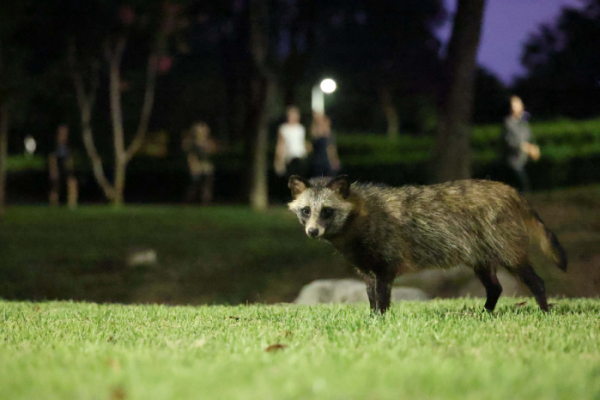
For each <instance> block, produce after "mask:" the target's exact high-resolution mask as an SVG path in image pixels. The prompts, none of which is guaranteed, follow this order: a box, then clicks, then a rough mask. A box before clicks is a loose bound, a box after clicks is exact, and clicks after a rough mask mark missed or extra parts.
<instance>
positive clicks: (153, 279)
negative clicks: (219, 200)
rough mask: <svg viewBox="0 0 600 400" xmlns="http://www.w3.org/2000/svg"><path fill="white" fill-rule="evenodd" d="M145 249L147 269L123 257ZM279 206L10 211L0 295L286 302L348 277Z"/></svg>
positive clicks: (1, 233) (1, 236)
mask: <svg viewBox="0 0 600 400" xmlns="http://www.w3.org/2000/svg"><path fill="white" fill-rule="evenodd" d="M137 248H142V249H144V248H148V249H153V250H155V251H156V253H157V257H158V262H157V264H155V265H149V266H140V267H133V268H132V267H130V266H128V265H127V261H126V259H127V255H128V253H129V252H130V251H132V250H134V249H137ZM334 252H335V251H334V250H333V248H332V247H331V246H329V245H328V244H326V243H323V242H318V241H315V240H310V239H309V238H307V236H306V235H305V234H304V232H303V230H302V227H301V226H300V224H299V223H298V219H297V218H296V216H294V215H293V214H292V213H290V212H289V211H288V210H286V209H284V208H283V207H277V208H273V209H271V210H269V211H268V212H266V213H264V214H259V213H255V212H253V211H252V210H250V209H249V208H247V207H241V206H239V207H235V206H215V207H208V208H202V207H184V206H127V207H125V208H123V209H118V210H116V209H114V208H112V207H109V206H83V207H80V208H78V209H77V210H74V211H70V210H68V209H66V208H60V209H52V208H48V207H45V206H38V207H33V206H17V207H10V208H9V209H8V211H7V214H6V220H5V222H4V224H3V225H2V226H0V298H4V299H9V300H72V299H73V300H85V301H94V302H121V303H140V302H151V303H154V302H158V303H168V304H207V303H208V304H214V303H219V304H240V303H246V302H279V301H292V300H293V299H294V298H295V296H296V295H297V294H298V292H299V290H300V288H301V287H302V286H303V285H305V284H307V283H309V282H311V281H312V280H314V279H317V278H328V277H343V276H348V275H351V276H354V273H353V271H351V270H350V269H348V268H347V267H346V265H345V263H344V261H343V259H342V257H341V256H334Z"/></svg>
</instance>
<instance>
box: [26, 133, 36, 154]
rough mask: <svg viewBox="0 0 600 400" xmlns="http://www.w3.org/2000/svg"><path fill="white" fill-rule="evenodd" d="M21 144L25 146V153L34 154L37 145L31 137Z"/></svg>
mask: <svg viewBox="0 0 600 400" xmlns="http://www.w3.org/2000/svg"><path fill="white" fill-rule="evenodd" d="M23 143H24V144H25V151H27V153H29V154H33V153H35V149H37V143H36V141H35V139H34V138H33V137H32V136H31V135H28V136H27V137H26V138H25V140H24V141H23Z"/></svg>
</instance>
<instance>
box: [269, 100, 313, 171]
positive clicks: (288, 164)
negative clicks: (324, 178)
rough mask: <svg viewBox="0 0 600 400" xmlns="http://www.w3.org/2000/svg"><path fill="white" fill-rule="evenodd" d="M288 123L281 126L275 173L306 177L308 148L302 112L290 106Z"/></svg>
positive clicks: (276, 149) (278, 135)
mask: <svg viewBox="0 0 600 400" xmlns="http://www.w3.org/2000/svg"><path fill="white" fill-rule="evenodd" d="M286 115H287V122H286V123H284V124H281V125H280V126H279V132H278V134H277V146H276V148H275V161H274V167H275V172H277V174H278V175H283V174H287V175H304V172H305V171H304V159H305V158H306V156H307V154H308V150H307V148H306V130H305V129H304V126H303V125H302V124H301V123H300V110H299V109H298V107H296V106H289V107H288V109H287V112H286Z"/></svg>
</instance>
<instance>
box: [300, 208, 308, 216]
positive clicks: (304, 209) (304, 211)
mask: <svg viewBox="0 0 600 400" xmlns="http://www.w3.org/2000/svg"><path fill="white" fill-rule="evenodd" d="M300 212H301V213H302V215H303V216H305V217H310V207H304V208H303V209H302V210H300Z"/></svg>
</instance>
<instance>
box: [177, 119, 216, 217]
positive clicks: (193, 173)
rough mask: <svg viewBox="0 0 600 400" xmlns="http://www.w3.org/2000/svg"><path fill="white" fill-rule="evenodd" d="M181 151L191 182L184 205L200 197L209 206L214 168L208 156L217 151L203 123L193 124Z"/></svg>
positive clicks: (208, 129) (208, 130)
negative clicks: (184, 157)
mask: <svg viewBox="0 0 600 400" xmlns="http://www.w3.org/2000/svg"><path fill="white" fill-rule="evenodd" d="M182 148H183V151H185V153H186V154H187V162H188V168H189V170H190V177H191V182H190V185H189V186H188V189H187V192H186V194H185V197H184V201H185V202H186V203H193V202H195V201H196V200H197V199H198V197H200V202H201V203H202V204H203V205H207V204H210V202H211V201H212V196H213V186H214V171H215V167H214V165H213V163H212V162H211V161H210V156H211V155H212V154H214V153H215V151H216V150H217V145H216V143H215V141H214V140H213V139H212V138H211V136H210V128H209V126H208V125H207V124H205V123H204V122H197V123H195V124H194V125H193V126H192V128H191V130H190V131H189V132H188V133H187V134H186V135H184V138H183V142H182Z"/></svg>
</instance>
